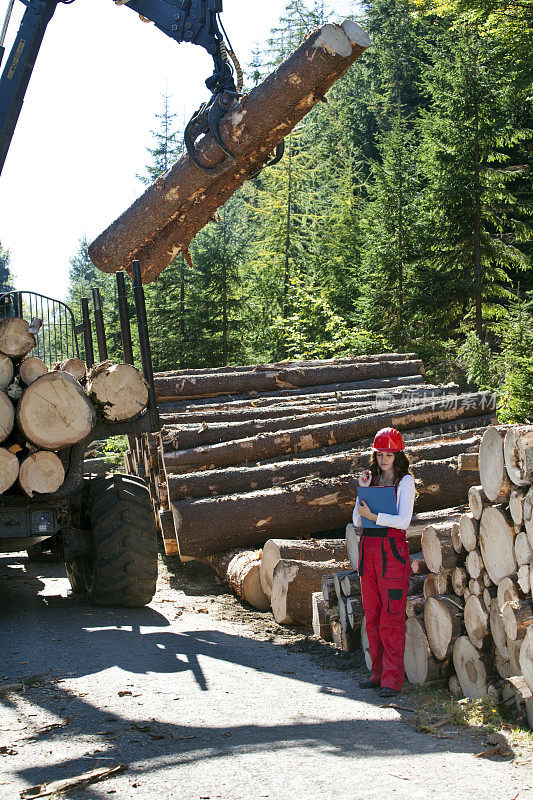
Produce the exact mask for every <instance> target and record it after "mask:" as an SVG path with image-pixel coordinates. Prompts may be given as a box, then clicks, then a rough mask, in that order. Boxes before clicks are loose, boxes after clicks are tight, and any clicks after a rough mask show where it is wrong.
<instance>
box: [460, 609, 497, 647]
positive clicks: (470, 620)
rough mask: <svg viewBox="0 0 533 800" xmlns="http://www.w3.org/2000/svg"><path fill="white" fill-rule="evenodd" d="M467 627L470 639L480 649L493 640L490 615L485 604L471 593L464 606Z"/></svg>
mask: <svg viewBox="0 0 533 800" xmlns="http://www.w3.org/2000/svg"><path fill="white" fill-rule="evenodd" d="M464 621H465V628H466V632H467V633H468V636H469V637H470V641H471V642H472V644H473V645H474V647H476V648H477V649H478V650H484V649H486V648H487V647H488V646H489V645H490V643H491V641H492V637H491V635H490V627H489V615H488V613H487V609H486V607H485V604H484V603H483V601H482V600H481V599H480V598H479V597H475V595H471V596H470V597H469V598H468V600H467V601H466V603H465V608H464Z"/></svg>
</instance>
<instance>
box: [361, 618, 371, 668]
mask: <svg viewBox="0 0 533 800" xmlns="http://www.w3.org/2000/svg"><path fill="white" fill-rule="evenodd" d="M361 650H362V651H363V657H364V659H365V664H366V668H367V669H368V670H371V669H372V656H371V655H370V645H369V643H368V635H367V632H366V620H365V618H364V617H363V621H362V622H361Z"/></svg>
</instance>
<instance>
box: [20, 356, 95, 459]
mask: <svg viewBox="0 0 533 800" xmlns="http://www.w3.org/2000/svg"><path fill="white" fill-rule="evenodd" d="M17 418H18V425H19V428H20V430H21V431H22V433H23V434H24V436H25V437H26V439H27V441H29V442H31V443H32V444H34V445H35V446H36V447H39V448H42V449H43V450H60V449H61V448H63V447H68V446H69V445H72V444H76V442H79V441H81V440H82V439H85V437H86V436H88V435H89V434H90V432H91V431H92V429H93V427H94V425H95V423H96V412H95V410H94V407H93V405H92V403H91V401H90V400H89V398H88V397H87V395H86V394H85V392H84V391H83V389H82V388H81V386H80V385H79V383H77V382H76V381H75V380H74V378H72V377H71V376H70V375H68V374H67V373H66V372H48V373H47V374H46V375H42V376H41V377H40V378H38V379H37V380H36V381H34V382H33V383H32V384H31V385H30V386H28V388H27V389H26V391H25V392H24V394H23V395H22V398H21V400H20V402H19V405H18V412H17Z"/></svg>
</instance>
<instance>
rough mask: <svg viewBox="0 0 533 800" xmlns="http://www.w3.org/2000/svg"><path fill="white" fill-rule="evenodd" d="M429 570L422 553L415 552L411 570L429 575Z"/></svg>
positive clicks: (416, 573) (414, 572) (418, 573)
mask: <svg viewBox="0 0 533 800" xmlns="http://www.w3.org/2000/svg"><path fill="white" fill-rule="evenodd" d="M429 571H430V570H429V567H428V565H427V564H426V562H425V561H424V556H423V554H422V553H415V555H414V556H411V572H412V573H413V575H427V574H428V572H429Z"/></svg>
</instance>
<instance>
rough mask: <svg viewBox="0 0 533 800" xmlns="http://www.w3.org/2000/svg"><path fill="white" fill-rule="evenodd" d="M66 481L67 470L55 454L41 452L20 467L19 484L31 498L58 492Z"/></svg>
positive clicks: (26, 460) (29, 457)
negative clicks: (36, 495)
mask: <svg viewBox="0 0 533 800" xmlns="http://www.w3.org/2000/svg"><path fill="white" fill-rule="evenodd" d="M64 480H65V469H64V467H63V464H62V463H61V460H60V459H59V457H58V456H57V455H56V454H55V453H50V452H48V451H45V450H40V451H39V452H37V453H33V454H32V455H31V456H28V458H26V459H25V460H24V461H23V462H22V464H21V465H20V473H19V484H20V486H21V488H22V490H23V492H25V494H27V495H28V496H29V497H33V495H34V494H36V493H37V494H52V493H53V492H57V490H58V489H59V487H60V486H62V484H63V482H64Z"/></svg>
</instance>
